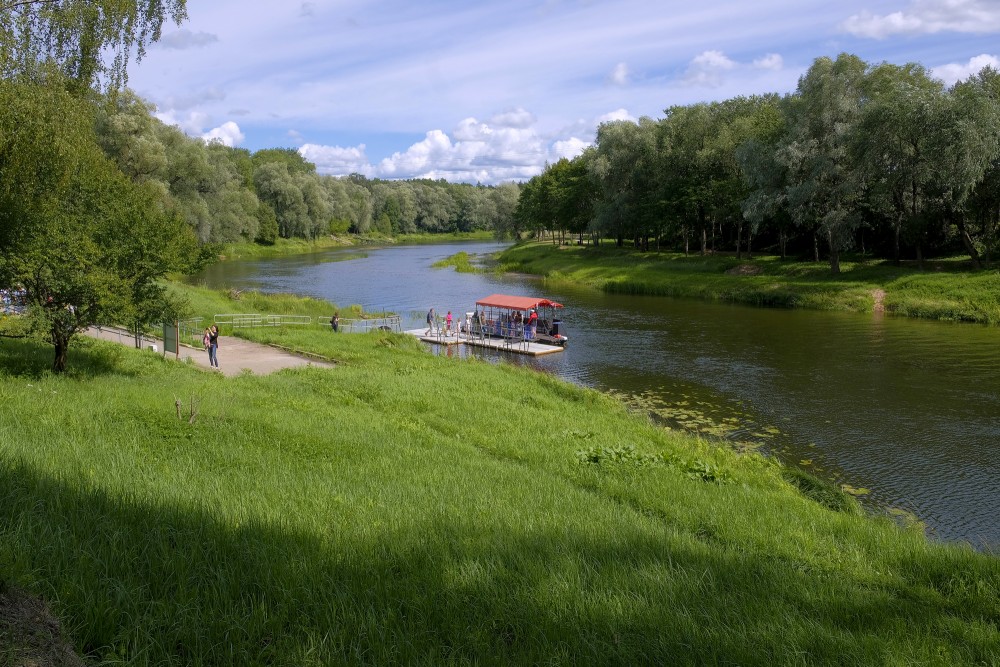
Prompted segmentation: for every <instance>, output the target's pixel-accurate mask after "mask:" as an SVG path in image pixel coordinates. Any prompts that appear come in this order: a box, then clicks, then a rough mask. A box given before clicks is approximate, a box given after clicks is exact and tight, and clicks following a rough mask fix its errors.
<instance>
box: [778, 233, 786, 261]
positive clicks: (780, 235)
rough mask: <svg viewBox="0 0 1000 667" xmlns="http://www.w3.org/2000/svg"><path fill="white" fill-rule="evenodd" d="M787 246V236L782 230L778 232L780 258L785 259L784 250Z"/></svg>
mask: <svg viewBox="0 0 1000 667" xmlns="http://www.w3.org/2000/svg"><path fill="white" fill-rule="evenodd" d="M787 246H788V236H786V235H785V232H783V231H782V232H778V247H780V248H781V259H787V257H788V254H787V252H786V248H787Z"/></svg>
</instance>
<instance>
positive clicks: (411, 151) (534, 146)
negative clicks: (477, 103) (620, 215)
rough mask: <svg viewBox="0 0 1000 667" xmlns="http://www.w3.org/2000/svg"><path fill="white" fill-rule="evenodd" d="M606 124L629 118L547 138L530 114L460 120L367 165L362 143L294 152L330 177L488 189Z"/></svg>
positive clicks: (520, 176)
mask: <svg viewBox="0 0 1000 667" xmlns="http://www.w3.org/2000/svg"><path fill="white" fill-rule="evenodd" d="M526 119H531V121H532V126H530V127H512V126H511V125H523V124H524V123H525V122H527V120H526ZM607 120H633V121H634V120H635V119H634V118H632V117H631V115H630V114H629V113H628V111H626V110H625V109H618V110H616V111H612V112H611V113H608V114H604V115H603V116H601V117H599V118H597V119H594V120H593V121H592V122H589V123H584V122H582V121H581V122H580V123H579V124H575V125H574V126H573V128H572V130H564V131H562V132H559V133H558V136H551V137H549V136H542V135H541V134H540V133H539V132H538V131H537V130H536V129H535V128H534V127H533V125H534V122H535V121H534V115H533V114H531V113H529V112H528V111H525V110H524V109H520V108H519V109H517V110H515V111H513V112H511V111H507V112H504V113H500V114H496V115H494V116H492V117H491V118H490V120H489V121H487V122H482V121H479V120H477V119H476V118H466V119H464V120H462V121H461V122H459V123H458V125H457V126H456V127H455V130H454V131H453V132H452V133H451V135H450V136H449V135H448V134H447V133H445V132H442V131H441V130H431V131H429V132H427V133H426V134H425V136H424V138H423V139H422V140H421V141H418V142H416V143H414V144H412V145H411V146H410V147H409V148H407V149H406V150H405V151H397V152H395V153H393V154H392V155H390V156H389V157H387V158H384V159H382V160H380V161H378V163H377V164H372V163H370V162H369V160H368V157H367V156H366V155H365V147H364V145H361V146H358V147H355V148H341V147H339V146H320V145H316V144H306V145H304V146H302V148H300V149H299V153H300V154H301V155H302V156H303V157H304V158H305V159H307V160H309V161H310V162H313V163H314V164H315V165H316V168H317V171H319V172H320V173H322V174H330V175H334V176H344V175H347V174H350V173H352V172H356V173H360V174H365V175H366V176H371V177H377V178H387V179H406V178H433V179H438V178H444V179H447V180H449V181H462V182H467V183H476V182H479V183H486V184H491V185H493V184H497V183H502V182H505V181H512V180H513V181H520V180H527V179H529V178H531V177H532V176H535V175H537V174H540V173H541V172H542V170H543V169H544V168H545V165H546V163H552V162H556V161H557V160H559V159H560V158H569V159H572V158H574V157H576V156H577V155H579V154H580V153H581V152H583V150H584V149H585V148H586V147H587V146H590V145H591V143H592V142H591V141H588V140H585V139H582V138H580V136H579V135H578V134H577V133H576V132H577V131H579V130H584V129H585V132H586V134H588V135H589V136H590V137H593V135H594V131H595V129H596V127H597V125H598V124H599V123H601V122H604V121H607ZM494 121H500V123H501V124H495V122H494ZM582 133H583V132H580V134H582Z"/></svg>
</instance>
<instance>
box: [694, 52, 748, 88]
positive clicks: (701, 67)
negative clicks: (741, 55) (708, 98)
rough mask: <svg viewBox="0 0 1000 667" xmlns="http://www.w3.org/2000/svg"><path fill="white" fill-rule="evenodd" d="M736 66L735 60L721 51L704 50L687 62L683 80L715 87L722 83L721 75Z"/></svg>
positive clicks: (697, 84)
mask: <svg viewBox="0 0 1000 667" xmlns="http://www.w3.org/2000/svg"><path fill="white" fill-rule="evenodd" d="M735 67H736V62H735V61H733V60H730V59H729V58H728V57H726V54H724V53H723V52H722V51H714V50H713V51H704V52H702V53H700V54H698V55H697V56H695V57H694V58H693V59H692V60H691V62H690V63H689V64H688V68H687V71H686V72H685V73H684V80H685V81H686V82H687V83H689V84H692V85H696V86H708V87H711V88H715V87H716V86H720V85H722V79H723V75H724V74H725V73H726V72H728V71H729V70H731V69H733V68H735Z"/></svg>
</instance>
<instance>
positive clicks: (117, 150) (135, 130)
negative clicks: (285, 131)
mask: <svg viewBox="0 0 1000 667" xmlns="http://www.w3.org/2000/svg"><path fill="white" fill-rule="evenodd" d="M95 112H96V114H97V123H96V133H97V139H98V141H99V143H100V145H101V148H102V149H103V150H104V153H105V154H106V155H107V156H108V157H109V158H110V159H111V160H113V161H114V163H115V164H116V165H117V166H118V168H119V169H120V170H121V171H122V173H124V174H125V175H126V176H128V178H129V179H130V180H132V181H133V182H135V183H144V184H148V185H150V186H152V187H153V188H154V189H155V190H156V191H157V193H158V196H159V198H160V200H161V201H162V202H163V206H164V207H165V208H167V209H169V210H172V211H176V212H177V214H178V215H180V216H181V217H182V218H183V219H184V221H185V222H187V224H188V225H189V226H190V227H191V228H192V229H193V230H194V231H195V233H196V235H197V238H198V240H199V241H200V242H201V243H203V244H204V243H213V244H214V243H230V242H234V241H256V242H258V243H265V244H268V243H274V241H275V240H276V239H277V238H279V237H281V238H303V239H314V238H316V237H318V236H322V235H328V234H334V235H340V234H347V233H351V234H382V235H398V234H412V233H417V232H422V233H432V234H433V233H439V232H468V231H477V230H492V229H494V228H496V227H502V226H504V225H505V221H506V220H507V219H509V218H510V217H511V216H512V215H513V212H514V208H515V207H516V205H517V198H518V194H519V188H518V186H517V185H516V184H510V183H508V184H504V185H499V186H495V187H494V186H484V185H469V184H465V183H448V182H445V181H433V180H426V179H423V180H408V181H386V180H379V179H368V178H365V177H364V176H362V175H360V174H351V175H350V176H345V177H340V178H336V177H333V176H324V175H320V174H318V173H317V172H316V166H315V165H314V164H312V163H310V162H308V161H306V160H305V159H304V158H303V157H302V156H301V155H300V154H299V152H298V151H297V150H296V149H294V148H269V149H262V150H258V151H255V152H251V151H249V150H247V149H244V148H233V147H229V146H226V145H223V144H222V143H219V142H208V143H206V142H205V141H203V140H201V139H198V138H192V137H188V136H187V135H185V134H184V133H183V132H182V131H181V130H180V129H179V128H177V127H175V126H168V125H165V124H164V123H162V122H160V121H159V120H158V119H157V118H156V117H155V115H154V114H155V109H154V108H153V107H152V106H151V105H150V104H148V103H147V102H145V101H144V100H142V99H141V98H140V97H138V96H136V95H135V94H134V93H132V92H131V91H127V90H126V91H124V92H121V93H118V94H116V95H114V96H113V97H112V98H107V99H103V100H101V101H100V103H98V104H96V105H95Z"/></svg>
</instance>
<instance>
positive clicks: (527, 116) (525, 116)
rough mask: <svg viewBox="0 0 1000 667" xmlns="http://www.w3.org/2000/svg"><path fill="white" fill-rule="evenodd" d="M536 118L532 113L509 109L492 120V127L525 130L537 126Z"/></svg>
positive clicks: (519, 109)
mask: <svg viewBox="0 0 1000 667" xmlns="http://www.w3.org/2000/svg"><path fill="white" fill-rule="evenodd" d="M535 120H536V119H535V116H534V114H532V113H531V112H530V111H527V110H525V109H521V108H520V107H518V108H517V109H509V110H507V111H504V112H503V113H498V114H496V115H495V116H493V117H492V118H490V124H491V125H498V126H500V127H516V128H520V129H524V128H526V127H531V126H532V125H534V124H535Z"/></svg>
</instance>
